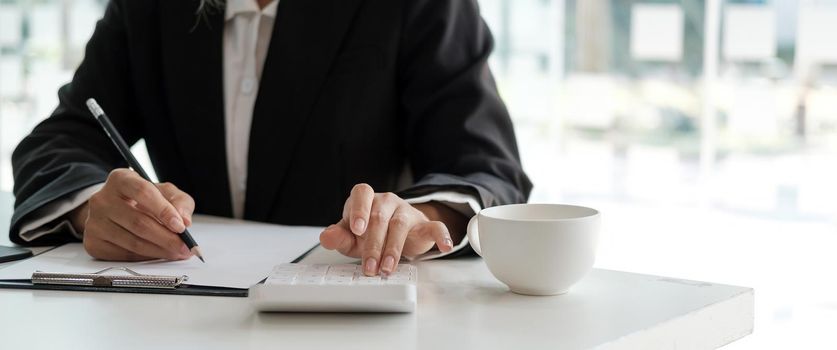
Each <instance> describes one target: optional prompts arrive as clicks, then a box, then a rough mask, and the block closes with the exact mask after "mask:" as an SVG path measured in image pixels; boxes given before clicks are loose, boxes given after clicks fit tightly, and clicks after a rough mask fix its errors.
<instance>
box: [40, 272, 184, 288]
mask: <svg viewBox="0 0 837 350" xmlns="http://www.w3.org/2000/svg"><path fill="white" fill-rule="evenodd" d="M111 270H118V271H124V272H127V273H128V274H127V275H124V274H123V275H106V274H105V272H108V271H111ZM188 279H189V276H186V275H183V276H160V275H144V274H141V273H138V272H136V271H134V270H131V269H129V268H127V267H108V268H106V269H104V270H101V271H96V272H93V273H59V272H43V271H35V272H34V273H32V284H57V285H65V286H89V287H125V288H158V289H174V288H177V287H178V286H180V284H182V283H183V282H185V281H187V280H188Z"/></svg>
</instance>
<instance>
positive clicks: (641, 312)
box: [0, 194, 753, 349]
mask: <svg viewBox="0 0 837 350" xmlns="http://www.w3.org/2000/svg"><path fill="white" fill-rule="evenodd" d="M0 196H5V197H8V195H7V194H0ZM3 199H4V198H2V197H0V203H4V205H0V207H2V210H0V220H8V219H7V217H8V212H6V213H2V212H3V211H7V210H9V209H8V207H10V205H8V204H7V203H9V201H8V199H7V198H6V199H5V200H3ZM6 222H8V221H0V224H3V225H5V223H6ZM5 227H7V226H5ZM0 241H3V242H4V243H6V244H8V242H7V240H6V239H5V238H4V239H2V240H0ZM339 260H343V259H342V258H340V257H339V256H336V255H334V254H332V253H331V252H327V251H324V250H317V251H315V252H314V253H312V254H311V255H310V256H309V257H308V258H306V262H338V261H339ZM418 268H419V294H418V295H419V301H418V310H417V312H416V313H413V314H369V315H364V314H259V313H256V312H254V311H253V310H252V309H251V308H250V306H249V304H248V300H247V299H246V298H221V297H192V296H161V295H137V294H117V293H83V292H54V291H29V290H3V289H0V344H2V347H3V348H4V349H23V348H25V349H36V348H50V349H52V348H68V347H76V348H85V349H117V348H118V349H127V348H136V349H145V348H151V347H162V348H200V349H233V348H234V349H265V348H286V349H298V348H332V349H344V348H349V349H352V348H357V349H378V348H400V349H510V348H525V349H543V348H550V349H589V348H599V349H674V348H677V349H710V348H717V347H720V346H722V345H724V344H727V343H729V342H732V341H734V340H736V339H738V338H741V337H743V336H745V335H747V334H750V333H751V332H752V329H753V290H752V289H749V288H742V287H734V286H725V285H716V284H709V283H703V282H690V281H682V280H676V279H670V278H662V277H654V276H646V275H637V274H630V273H624V272H616V271H608V270H594V271H593V272H592V273H591V274H590V275H589V276H588V277H587V278H585V279H584V280H583V281H582V282H581V283H580V284H578V285H577V286H576V287H575V288H574V289H572V290H571V291H570V293H569V294H567V295H564V296H557V297H527V296H520V295H516V294H512V293H510V292H508V289H507V288H506V287H505V286H504V285H502V284H501V283H499V282H497V281H496V280H495V279H493V278H492V277H491V275H490V274H489V272H488V270H487V269H486V268H485V265H484V264H483V263H482V261H481V260H479V259H475V258H471V259H457V260H447V261H430V262H423V263H419V264H418ZM71 345H72V346H71Z"/></svg>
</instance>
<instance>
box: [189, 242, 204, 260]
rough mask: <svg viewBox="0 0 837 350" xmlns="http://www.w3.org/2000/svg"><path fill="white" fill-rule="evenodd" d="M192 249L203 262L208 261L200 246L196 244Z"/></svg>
mask: <svg viewBox="0 0 837 350" xmlns="http://www.w3.org/2000/svg"><path fill="white" fill-rule="evenodd" d="M191 250H192V254H194V255H195V256H197V257H198V259H201V262H203V263H204V264H205V263H206V260H203V253H202V252H201V249H200V248H198V246H194V247H192V249H191Z"/></svg>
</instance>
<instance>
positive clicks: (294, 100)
mask: <svg viewBox="0 0 837 350" xmlns="http://www.w3.org/2000/svg"><path fill="white" fill-rule="evenodd" d="M362 1H363V0H280V2H279V8H278V11H277V18H276V25H275V26H274V29H273V36H272V37H271V42H270V48H269V49H268V54H267V59H266V61H265V65H264V70H263V72H262V78H261V84H260V87H259V94H258V97H257V99H256V106H255V108H254V112H253V124H252V126H251V132H250V151H249V158H248V175H247V177H248V179H247V194H246V198H247V199H246V204H245V214H244V216H245V218H246V219H249V220H261V221H266V220H268V219H269V216H270V210H271V208H272V205H273V203H274V201H275V199H276V195H277V193H278V190H279V188H280V187H281V185H282V179H283V178H284V175H285V172H286V171H287V168H288V166H289V164H290V162H291V160H292V158H293V156H294V154H295V153H296V151H297V150H296V149H295V147H296V145H297V143H298V141H299V136H300V135H301V134H302V130H303V129H304V128H305V125H306V121H307V118H308V115H309V113H310V111H311V108H312V106H313V104H314V102H315V100H316V98H317V96H318V95H319V91H320V87H321V86H322V84H323V82H324V80H325V78H326V76H327V74H328V71H329V68H330V67H331V63H332V61H333V60H334V57H335V55H336V54H337V52H338V50H339V49H340V44H341V42H342V41H343V38H344V36H345V34H346V32H347V31H348V30H349V25H350V24H351V22H352V20H353V18H354V15H355V13H356V12H357V9H358V7H359V5H360V4H361V3H362Z"/></svg>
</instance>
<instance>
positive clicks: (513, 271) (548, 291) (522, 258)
mask: <svg viewBox="0 0 837 350" xmlns="http://www.w3.org/2000/svg"><path fill="white" fill-rule="evenodd" d="M599 222H600V215H599V212H598V211H597V210H595V209H591V208H586V207H580V206H575V205H562V204H514V205H504V206H497V207H491V208H486V209H483V210H481V211H480V212H479V213H478V214H477V215H475V216H474V217H473V218H471V221H470V222H469V223H468V241H469V242H470V243H471V247H473V248H474V250H475V251H476V252H477V254H479V255H481V256H482V257H483V259H484V260H485V263H486V265H488V269H489V270H490V271H491V273H492V274H493V275H494V277H496V278H497V279H498V280H500V281H501V282H503V283H505V284H506V285H508V286H509V288H510V289H511V291H512V292H515V293H518V294H526V295H557V294H564V293H566V292H567V291H568V290H569V289H570V287H571V286H572V285H573V284H575V283H576V282H578V281H579V280H581V279H582V278H583V277H584V276H585V275H586V274H587V273H588V272H590V269H592V268H593V262H594V260H595V255H596V244H597V241H598V234H599Z"/></svg>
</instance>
